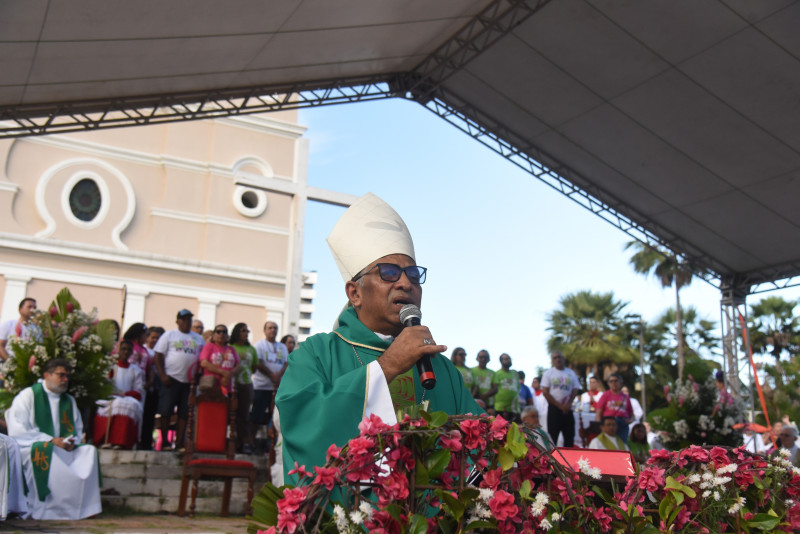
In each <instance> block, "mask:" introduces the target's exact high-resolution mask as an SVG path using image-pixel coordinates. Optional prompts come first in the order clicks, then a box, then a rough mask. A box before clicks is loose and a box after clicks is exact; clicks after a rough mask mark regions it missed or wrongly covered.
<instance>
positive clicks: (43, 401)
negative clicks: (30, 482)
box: [30, 382, 75, 501]
mask: <svg viewBox="0 0 800 534" xmlns="http://www.w3.org/2000/svg"><path fill="white" fill-rule="evenodd" d="M31 389H32V390H33V417H34V419H35V421H36V426H37V427H39V430H40V431H41V432H44V433H45V434H48V435H50V436H55V435H56V432H55V430H54V429H53V413H52V411H51V410H50V401H49V400H48V397H47V393H45V391H44V386H42V384H41V383H39V382H37V383H36V384H34V385H33V386H31ZM58 414H59V415H58V420H59V425H58V427H59V433H58V436H59V437H62V438H66V437H68V436H71V435H73V434H74V433H75V418H74V416H73V414H72V399H70V397H69V395H67V394H66V393H63V394H62V395H61V397H60V398H59V400H58ZM30 454H31V465H32V466H33V478H34V480H35V481H36V492H37V496H38V497H39V500H40V501H44V500H45V499H46V498H47V496H48V495H50V488H49V487H48V480H49V478H50V461H51V460H52V458H53V444H52V443H51V442H49V441H36V442H34V443H33V445H32V446H31V453H30Z"/></svg>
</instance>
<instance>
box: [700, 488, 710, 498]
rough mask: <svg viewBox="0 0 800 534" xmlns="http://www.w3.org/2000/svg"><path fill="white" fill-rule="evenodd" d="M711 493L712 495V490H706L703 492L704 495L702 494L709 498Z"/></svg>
mask: <svg viewBox="0 0 800 534" xmlns="http://www.w3.org/2000/svg"><path fill="white" fill-rule="evenodd" d="M709 495H711V490H705V491H704V492H703V495H701V497H703V498H704V499H707V498H708V496H709Z"/></svg>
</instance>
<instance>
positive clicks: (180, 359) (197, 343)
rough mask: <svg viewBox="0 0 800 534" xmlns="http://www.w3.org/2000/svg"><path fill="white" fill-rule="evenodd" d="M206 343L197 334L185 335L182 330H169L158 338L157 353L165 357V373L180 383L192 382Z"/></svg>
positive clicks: (154, 348) (155, 348) (155, 349)
mask: <svg viewBox="0 0 800 534" xmlns="http://www.w3.org/2000/svg"><path fill="white" fill-rule="evenodd" d="M205 344H206V342H205V341H204V340H203V336H201V335H200V334H197V333H195V332H189V333H187V334H184V333H183V332H181V331H180V330H177V329H176V330H169V331H167V332H164V335H163V336H161V337H160V338H158V341H157V342H156V346H155V347H153V350H154V351H155V352H160V353H161V354H163V355H164V371H165V372H166V373H167V376H171V377H172V378H174V379H175V380H177V381H178V382H183V383H187V382H191V380H192V373H194V371H195V369H196V368H197V361H198V360H199V359H200V351H201V350H202V349H203V345H205Z"/></svg>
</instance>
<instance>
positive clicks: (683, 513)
mask: <svg viewBox="0 0 800 534" xmlns="http://www.w3.org/2000/svg"><path fill="white" fill-rule="evenodd" d="M691 517H692V514H691V512H690V511H689V509H688V508H681V509H680V510H678V515H677V516H675V522H674V523H673V524H674V525H675V531H676V532H680V531H681V530H683V527H684V526H686V523H688V522H689V519H691ZM724 531H725V529H724V528H723V529H722V530H720V532H724Z"/></svg>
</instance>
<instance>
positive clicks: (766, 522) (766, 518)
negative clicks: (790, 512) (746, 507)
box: [745, 513, 781, 532]
mask: <svg viewBox="0 0 800 534" xmlns="http://www.w3.org/2000/svg"><path fill="white" fill-rule="evenodd" d="M780 521H781V520H780V519H779V518H777V517H773V516H771V515H770V514H768V513H766V514H765V513H761V514H756V515H755V516H753V519H751V520H750V521H745V525H747V526H748V527H750V528H755V529H758V530H765V531H768V532H772V531H773V530H775V527H777V526H778V524H779V523H780Z"/></svg>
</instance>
